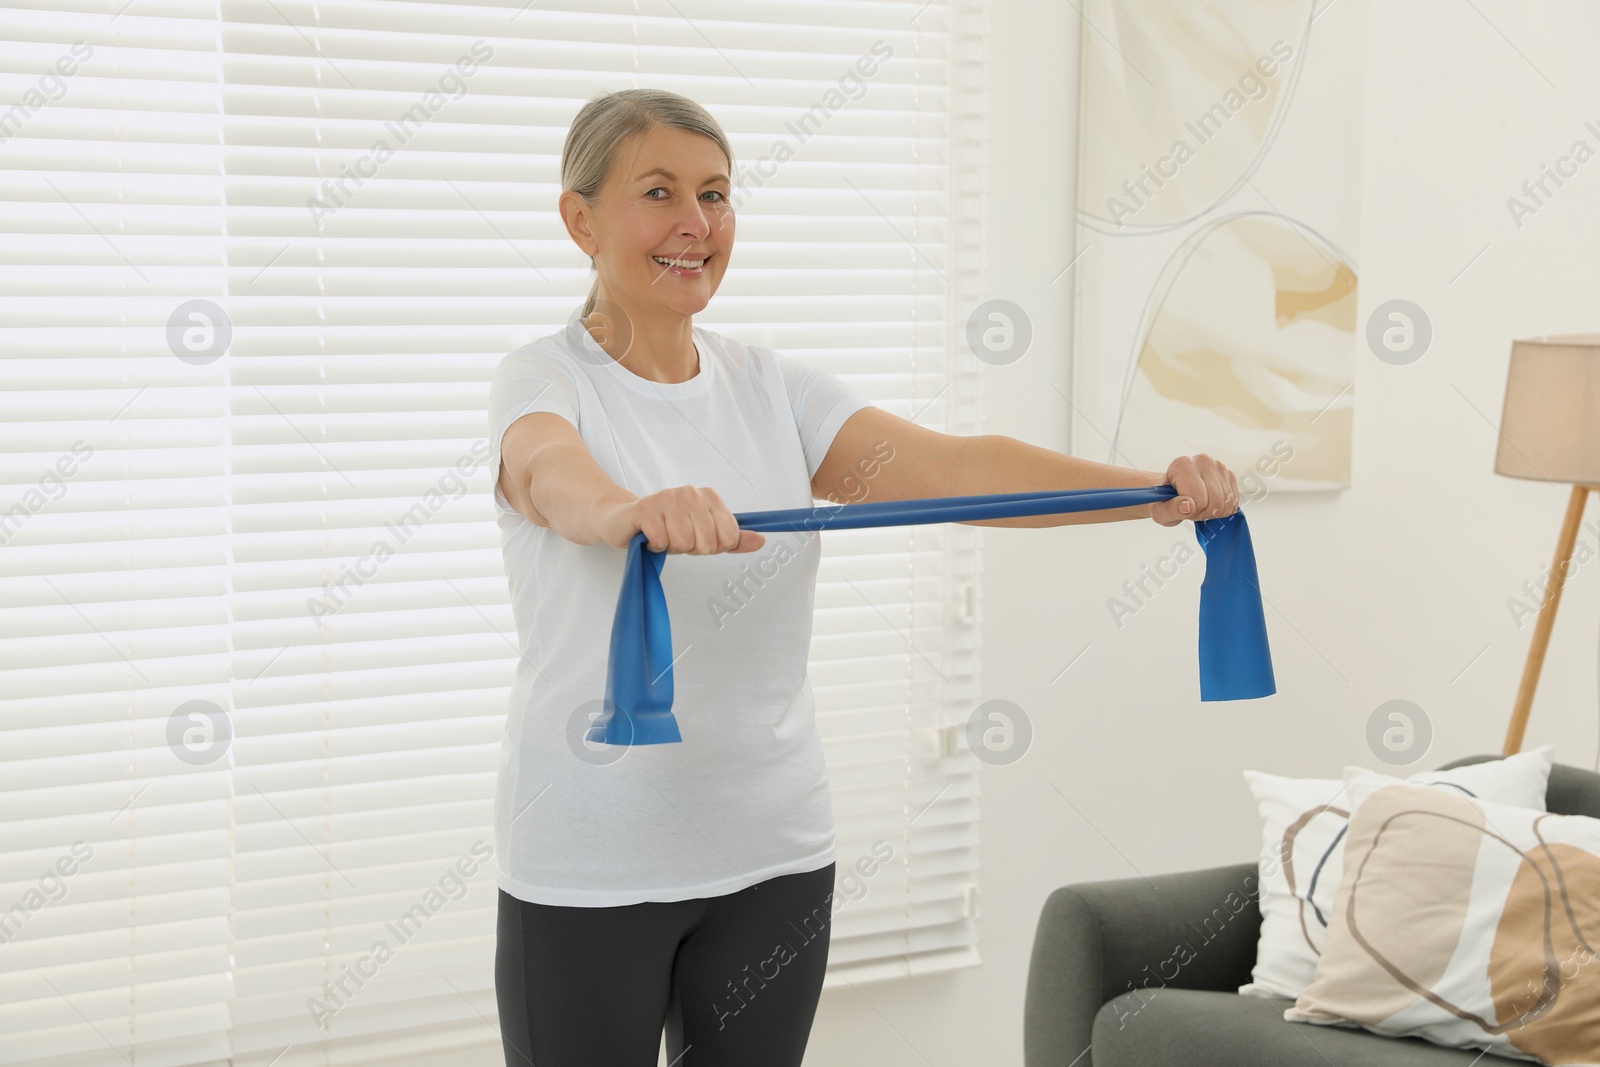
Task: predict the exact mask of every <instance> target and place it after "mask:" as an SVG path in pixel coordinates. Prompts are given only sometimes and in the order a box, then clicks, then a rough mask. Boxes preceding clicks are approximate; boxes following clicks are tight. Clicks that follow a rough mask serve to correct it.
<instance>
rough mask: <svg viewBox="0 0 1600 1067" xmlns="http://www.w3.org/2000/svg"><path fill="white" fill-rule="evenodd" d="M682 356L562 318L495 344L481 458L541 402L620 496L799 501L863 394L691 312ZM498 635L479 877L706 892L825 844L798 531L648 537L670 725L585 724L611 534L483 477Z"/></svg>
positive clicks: (609, 899) (631, 896)
mask: <svg viewBox="0 0 1600 1067" xmlns="http://www.w3.org/2000/svg"><path fill="white" fill-rule="evenodd" d="M693 336H694V343H695V348H696V349H697V350H698V352H699V359H700V369H699V372H698V373H697V374H696V375H695V376H694V377H693V378H691V379H689V380H688V381H686V382H678V383H671V384H667V383H661V382H654V381H650V380H649V379H646V378H642V377H640V376H638V375H636V374H634V373H633V372H632V371H630V370H628V369H626V367H625V366H623V365H622V364H619V363H617V362H616V361H615V360H613V359H612V358H611V357H610V356H609V355H607V354H606V352H605V350H604V349H602V348H601V347H600V346H599V344H598V343H596V342H595V340H594V338H593V337H591V336H590V335H589V333H588V331H587V330H585V329H584V328H583V326H582V325H581V324H580V323H578V322H577V320H576V317H574V318H573V320H571V321H570V322H569V324H568V326H567V327H565V328H564V329H563V330H561V331H559V332H557V333H554V334H551V335H549V336H547V337H543V338H541V339H539V340H537V341H534V342H532V343H531V344H528V345H524V346H523V347H521V348H518V349H516V350H515V351H513V352H511V353H509V354H508V355H507V356H506V357H505V358H504V359H503V360H502V361H501V363H500V366H499V368H498V369H497V370H496V372H495V375H494V381H493V384H492V385H491V387H490V390H489V411H488V415H489V420H488V421H489V440H490V442H491V446H492V448H493V454H492V455H491V457H490V460H489V470H490V471H491V472H493V476H494V477H495V478H496V481H497V482H498V475H499V470H500V443H501V438H502V437H503V436H504V434H505V431H506V429H507V428H508V427H510V425H511V424H512V423H513V422H515V421H516V420H517V419H519V418H521V417H522V416H523V415H526V414H528V413H530V412H534V411H553V412H555V413H557V414H559V415H561V416H562V417H564V418H566V419H567V420H568V421H570V422H571V423H572V424H573V425H574V426H576V427H577V429H578V432H579V434H580V435H581V436H582V437H583V441H584V444H585V445H586V446H587V447H588V449H589V452H590V454H592V455H593V456H594V459H595V462H597V463H598V464H599V465H600V467H601V468H602V469H604V470H605V472H606V473H607V474H608V475H609V476H610V477H611V478H612V480H614V481H615V482H616V483H617V484H618V485H621V486H622V487H624V488H625V489H627V490H628V491H630V492H632V493H635V494H637V495H639V496H646V495H648V494H650V493H653V492H656V491H658V490H661V489H666V488H668V487H671V486H678V485H695V486H709V487H711V488H713V489H715V490H716V491H717V493H718V494H719V495H720V496H721V497H722V500H723V503H725V504H726V505H727V507H728V509H729V510H730V511H733V512H736V513H737V512H741V511H755V510H766V509H769V508H797V507H810V506H812V505H813V503H814V499H813V497H812V495H811V477H812V476H813V475H814V474H815V473H816V471H817V468H818V467H819V466H820V465H821V464H822V461H823V458H824V457H825V456H826V455H827V452H828V447H829V445H830V444H832V442H833V438H834V435H835V434H836V433H837V432H838V430H839V427H840V426H841V425H842V424H843V423H844V421H845V420H846V419H847V418H849V417H850V416H851V415H852V414H854V413H855V412H856V411H858V410H860V409H861V408H864V407H867V406H869V402H868V401H867V400H865V399H864V398H862V397H861V396H860V395H858V394H857V393H855V392H854V391H852V390H851V389H850V388H849V387H848V386H847V385H845V383H844V382H843V381H842V380H841V379H840V378H838V377H837V376H836V375H833V374H830V373H828V372H827V371H824V370H822V369H820V368H818V367H814V366H810V365H808V364H805V363H803V362H800V361H797V360H794V359H791V358H790V357H788V356H784V355H782V354H780V353H778V352H775V351H773V350H772V349H769V348H763V347H760V346H757V345H746V344H744V343H742V342H739V341H735V340H733V339H732V338H729V337H725V336H722V335H721V334H717V333H713V332H711V331H709V330H706V329H703V328H701V327H699V326H694V327H693ZM493 495H494V506H495V512H496V516H497V521H498V523H499V526H500V541H501V546H502V549H503V551H504V554H505V567H506V575H507V577H508V579H509V581H510V587H511V607H512V614H513V616H514V618H515V620H516V625H517V635H518V643H519V646H520V649H519V650H520V653H521V655H520V657H519V659H518V662H517V670H516V678H515V681H514V683H513V685H512V689H511V696H510V703H509V713H508V715H507V718H506V729H505V737H504V740H503V742H502V749H501V755H500V768H499V778H498V783H497V789H496V795H495V841H496V851H495V855H496V857H497V863H498V879H497V881H498V884H499V886H500V888H502V889H504V890H505V891H506V892H507V893H509V894H510V895H512V896H514V897H516V898H518V899H520V900H527V901H532V902H534V903H539V904H563V905H579V906H589V907H609V906H614V905H621V904H634V903H638V902H641V901H647V900H657V901H671V900H686V899H689V898H693V897H708V896H717V895H720V894H723V893H731V892H734V891H736V890H739V889H743V888H745V887H746V886H749V885H753V884H754V883H756V882H759V881H761V880H763V879H766V878H772V877H775V876H777V875H781V874H795V873H799V872H802V871H812V870H816V869H817V868H819V867H824V866H826V865H827V864H828V863H830V862H832V860H833V858H834V833H833V808H832V799H831V797H830V794H829V790H828V780H827V773H826V767H825V765H824V763H823V756H822V746H821V743H820V741H819V740H818V738H817V734H816V724H815V713H814V712H815V707H814V704H813V701H812V695H811V686H810V683H809V681H808V679H807V677H806V662H807V659H808V657H809V654H810V646H811V625H812V609H813V602H814V598H815V592H816V574H817V563H818V560H819V558H820V554H821V545H820V540H819V537H820V536H821V535H819V534H817V533H815V532H795V533H768V534H765V535H764V536H765V537H766V544H764V545H763V546H762V547H761V548H760V549H758V550H756V551H755V552H748V553H738V554H733V553H715V554H712V555H691V554H687V553H672V554H669V555H668V556H667V557H666V561H665V566H664V567H663V568H662V572H661V585H662V589H663V591H664V592H665V594H666V598H667V604H668V606H669V608H670V612H671V618H672V654H673V684H674V690H675V691H674V696H673V705H672V712H673V715H674V716H675V717H676V718H677V720H678V728H679V731H680V732H681V733H682V735H683V741H682V742H679V743H673V744H659V745H635V746H627V747H623V746H607V745H597V744H592V743H587V744H586V743H585V742H584V740H583V735H584V732H585V731H586V730H587V729H588V727H589V726H590V724H591V722H592V721H593V718H594V716H595V714H596V713H597V712H598V711H599V710H600V708H601V705H602V702H603V698H604V697H605V688H606V679H605V672H606V661H607V658H608V657H609V654H610V648H611V623H612V618H613V616H614V615H615V613H616V606H617V595H618V593H619V591H620V589H621V586H622V569H623V562H624V559H625V557H626V551H625V550H624V549H619V548H613V547H612V546H610V545H607V544H595V545H579V544H575V543H573V542H571V541H568V540H567V539H566V538H564V537H562V536H561V535H560V534H558V533H556V532H555V531H554V530H550V529H548V528H546V527H543V526H539V525H537V524H535V523H533V522H530V521H529V520H528V519H527V518H525V517H524V516H523V515H522V514H521V513H520V512H518V511H516V510H515V509H514V508H512V507H511V506H510V505H509V504H508V503H507V501H506V499H505V497H504V496H503V495H502V494H501V493H500V491H499V487H498V484H496V486H495V489H494V494H493Z"/></svg>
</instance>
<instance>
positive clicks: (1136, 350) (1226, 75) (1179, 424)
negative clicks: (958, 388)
mask: <svg viewBox="0 0 1600 1067" xmlns="http://www.w3.org/2000/svg"><path fill="white" fill-rule="evenodd" d="M1330 6H1331V5H1329V4H1328V3H1327V0H1324V3H1323V5H1322V6H1321V7H1318V5H1317V4H1315V3H1312V2H1310V0H1304V2H1291V0H1251V2H1230V3H1229V4H1228V5H1226V8H1224V7H1223V6H1222V5H1219V4H1206V3H1197V2H1185V0H1085V3H1084V4H1083V7H1082V9H1081V10H1082V15H1083V26H1082V56H1081V65H1080V77H1081V91H1080V103H1079V107H1080V114H1079V137H1078V190H1077V205H1078V214H1077V218H1078V226H1077V237H1078V246H1077V251H1076V256H1077V258H1076V260H1075V261H1074V266H1073V268H1072V270H1073V278H1074V282H1073V284H1074V334H1075V336H1074V350H1073V360H1072V367H1073V372H1072V397H1071V402H1072V407H1073V416H1072V450H1073V452H1074V453H1076V454H1078V455H1081V456H1084V457H1087V458H1094V459H1098V460H1102V461H1104V462H1108V463H1116V464H1119V465H1124V466H1137V467H1142V468H1145V469H1152V470H1161V469H1164V468H1165V465H1166V464H1167V463H1168V462H1169V461H1170V460H1171V459H1172V457H1174V456H1177V455H1187V454H1192V453H1196V452H1206V453H1209V454H1210V455H1213V456H1215V457H1216V458H1218V459H1220V460H1222V461H1223V462H1224V463H1227V464H1228V465H1229V466H1230V467H1232V468H1233V469H1234V471H1235V472H1236V473H1238V474H1239V475H1240V477H1241V484H1243V481H1244V475H1245V473H1246V471H1247V470H1254V471H1256V472H1257V478H1256V484H1261V485H1265V481H1264V480H1263V479H1262V477H1261V476H1262V475H1265V476H1266V477H1267V478H1270V479H1271V485H1272V488H1274V489H1283V490H1327V489H1340V488H1347V487H1348V486H1349V484H1350V455H1351V431H1352V423H1353V416H1354V389H1353V374H1354V361H1355V346H1356V341H1357V337H1358V332H1357V326H1356V295H1357V278H1358V272H1357V263H1356V256H1357V254H1358V247H1357V245H1358V239H1359V236H1360V196H1361V113H1362V106H1363V96H1364V93H1363V80H1364V67H1365V56H1364V39H1365V27H1364V11H1363V8H1362V6H1361V5H1360V4H1359V3H1357V4H1350V5H1349V8H1348V10H1346V11H1342V12H1341V11H1339V10H1337V9H1335V10H1333V11H1332V12H1331V13H1327V14H1326V15H1325V13H1326V12H1328V8H1329V7H1330ZM1263 495H1264V494H1263Z"/></svg>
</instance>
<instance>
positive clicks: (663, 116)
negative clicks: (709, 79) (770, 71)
mask: <svg viewBox="0 0 1600 1067" xmlns="http://www.w3.org/2000/svg"><path fill="white" fill-rule="evenodd" d="M660 126H664V127H667V128H668V129H674V130H686V131H688V132H689V133H698V134H700V135H701V136H702V137H709V138H710V139H711V140H712V141H714V142H716V145H717V147H718V148H720V149H722V154H723V155H724V156H726V157H727V158H728V174H729V177H732V175H733V149H732V148H731V147H729V145H728V136H727V134H725V133H723V132H722V127H721V126H720V125H718V123H717V120H716V119H714V118H712V117H711V113H710V112H709V111H707V110H706V109H705V108H703V107H701V106H700V105H699V104H697V103H695V102H694V101H693V100H690V99H689V98H688V97H686V96H680V95H679V94H677V93H674V92H670V91H668V90H666V89H621V90H619V91H617V92H613V93H602V94H600V95H599V96H597V97H595V98H594V99H592V100H590V101H589V102H588V103H587V104H584V105H583V107H582V109H581V110H579V112H578V114H577V116H576V117H575V118H574V119H573V120H572V128H571V129H569V130H568V131H567V140H566V143H565V144H564V145H563V146H562V148H561V191H562V192H567V191H569V190H570V191H572V192H574V193H577V194H578V195H579V196H581V197H582V198H583V202H584V203H586V204H588V205H589V206H590V207H593V206H594V205H595V204H596V203H597V202H598V201H599V199H600V190H601V188H602V187H603V186H604V185H605V182H606V178H607V177H608V176H609V175H610V173H611V168H612V166H613V165H614V164H615V163H616V160H617V152H618V150H619V149H620V148H621V147H622V144H623V142H625V141H627V140H628V138H630V137H632V136H634V135H635V134H643V133H648V132H649V131H650V130H653V129H655V128H657V127H660ZM589 268H590V269H591V270H597V268H596V267H595V264H594V257H593V256H591V257H589ZM599 294H600V278H599V275H598V273H597V274H596V276H595V280H594V284H593V285H591V286H590V287H589V299H588V300H586V301H585V302H584V305H583V312H582V314H581V317H582V318H588V317H589V313H590V312H591V311H593V310H594V302H595V298H596V297H597V296H599Z"/></svg>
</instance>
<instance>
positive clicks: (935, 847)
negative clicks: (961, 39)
mask: <svg viewBox="0 0 1600 1067" xmlns="http://www.w3.org/2000/svg"><path fill="white" fill-rule="evenodd" d="M919 10H921V15H920V17H919V18H916V19H913V16H915V15H916V14H917V12H918V11H919ZM714 13H715V14H714ZM716 15H720V16H721V17H720V18H718V17H716ZM955 17H956V11H954V10H953V9H952V8H951V7H950V6H949V5H947V4H943V3H936V4H933V5H931V6H928V7H926V8H925V9H923V5H922V4H920V3H919V4H911V5H907V4H867V3H849V4H823V5H816V4H807V5H804V6H801V5H796V4H788V3H752V2H741V3H739V4H738V5H736V6H735V5H729V6H728V7H727V8H726V9H717V8H714V7H713V8H710V9H708V8H707V7H705V6H702V5H697V6H696V9H695V17H694V18H693V21H692V22H690V21H689V20H684V19H675V18H666V19H664V20H662V21H660V22H659V23H652V24H651V25H652V26H657V27H658V28H659V32H658V33H655V34H646V35H643V37H642V41H643V43H642V44H641V47H640V48H639V50H638V54H637V63H638V69H639V75H638V78H639V81H640V82H641V83H643V84H650V85H664V86H666V87H669V88H674V89H677V90H679V91H681V92H684V93H686V94H687V95H690V96H692V97H694V98H695V99H696V100H699V101H700V102H701V103H703V104H705V105H706V106H707V107H708V108H710V109H711V110H712V112H713V113H715V114H716V115H717V117H718V118H719V120H720V121H721V122H722V123H723V126H724V128H725V129H727V130H728V132H729V135H730V137H731V139H732V140H733V142H734V152H735V155H736V157H737V158H736V163H737V164H738V166H739V168H740V171H741V179H742V180H741V188H739V189H737V190H736V191H735V195H734V199H735V203H736V204H738V205H739V217H738V224H739V233H738V243H737V250H736V252H735V258H736V260H737V268H736V269H734V270H730V272H729V273H728V275H727V277H726V279H725V280H724V282H723V285H722V288H721V289H720V290H719V291H718V295H717V298H716V300H715V301H714V303H713V305H712V306H711V307H710V308H709V309H708V311H707V313H706V314H705V315H703V316H701V321H702V322H703V323H705V324H707V325H710V326H711V327H712V328H714V329H718V330H721V331H723V332H726V333H729V334H731V335H733V336H737V337H740V338H742V339H744V340H747V341H751V342H754V343H758V344H764V345H768V346H771V347H773V348H776V349H779V350H780V351H784V352H786V353H787V354H789V355H791V356H795V357H797V358H800V359H803V360H805V361H807V362H811V363H814V364H816V365H818V366H821V367H823V368H825V369H827V370H829V371H832V372H834V373H836V374H839V375H840V376H841V377H843V378H844V379H845V380H846V381H847V382H849V383H850V384H851V385H852V386H854V387H855V388H856V389H858V390H859V391H860V392H862V393H863V394H865V395H866V396H867V397H868V398H870V399H871V400H873V402H874V403H876V404H877V405H879V406H881V407H884V408H886V409H888V410H890V411H893V412H895V413H896V414H899V415H901V416H903V417H905V418H913V417H916V418H917V419H918V421H919V422H920V423H921V424H922V425H925V426H928V427H930V428H934V429H940V430H947V431H950V432H960V433H967V432H973V429H974V427H975V425H976V424H975V421H974V413H973V411H972V408H971V405H970V403H968V404H967V405H966V406H964V407H963V406H960V404H959V401H961V400H962V399H963V398H964V397H965V396H967V395H968V394H969V393H970V392H971V390H972V384H971V382H970V376H971V369H970V364H971V363H972V362H974V361H972V360H971V359H970V357H967V359H966V360H965V362H963V361H962V359H961V358H960V356H959V354H958V353H957V352H955V351H954V349H953V344H954V343H955V342H956V341H959V340H960V338H961V337H962V325H961V324H959V323H957V322H956V321H955V315H956V311H955V308H956V306H957V304H958V302H959V301H961V300H962V299H963V298H966V299H967V300H968V303H967V305H966V306H971V303H972V302H973V301H972V300H971V296H972V291H973V290H972V287H973V284H974V283H973V281H972V280H971V279H970V278H967V277H965V275H966V274H968V273H970V272H972V271H973V268H974V267H975V263H974V262H973V261H972V259H971V257H970V255H965V256H964V255H962V253H970V251H971V248H972V246H973V245H974V244H975V241H974V238H973V236H972V234H971V232H970V229H971V223H972V219H971V218H970V217H958V216H957V215H956V209H957V197H956V192H957V187H956V184H955V183H956V182H957V181H966V182H967V183H968V184H969V185H970V182H971V177H970V173H971V172H970V166H971V163H972V160H973V158H974V157H973V156H972V155H970V154H969V155H968V156H967V157H966V158H965V160H964V161H961V162H958V159H957V152H958V150H959V147H960V146H959V144H958V141H957V136H956V129H957V124H958V122H959V121H960V116H959V115H958V114H957V111H956V107H957V101H958V99H960V98H961V97H962V95H963V94H966V95H972V94H974V93H976V92H977V91H978V90H979V89H981V84H974V83H973V80H972V79H973V76H974V75H975V74H981V54H980V56H979V57H977V58H975V57H974V56H973V55H970V54H968V55H964V56H960V57H958V55H957V53H956V51H955V48H956V45H955V41H956V36H955V31H954V23H953V19H954V18H955ZM696 38H699V40H698V42H697V40H696ZM668 41H670V42H672V44H673V45H674V47H671V48H668V47H662V45H663V44H665V43H666V42H668ZM980 43H981V42H980ZM696 49H698V51H696ZM963 79H964V80H963ZM830 91H831V92H832V95H830ZM972 125H973V124H972V123H971V122H970V121H968V122H967V123H966V124H965V125H963V126H962V131H963V136H968V137H970V136H972V135H973V130H972V128H971V127H972ZM791 153H792V155H791ZM964 168H965V169H964ZM968 191H969V193H970V192H972V190H971V189H970V188H969V189H968ZM969 201H970V197H969ZM980 237H981V235H980ZM958 371H959V372H962V373H958ZM958 378H959V380H958ZM860 458H861V459H862V460H868V461H869V467H870V459H871V457H868V456H863V457H860ZM890 462H892V460H891V461H890ZM852 499H863V500H871V499H873V492H872V480H871V477H870V476H867V475H865V474H863V477H862V478H861V490H860V491H859V494H852ZM821 536H822V546H823V561H822V566H821V569H820V571H819V576H818V589H817V597H816V620H815V636H814V640H813V644H812V658H811V671H810V674H811V681H812V687H813V690H814V692H815V695H816V699H817V706H818V723H819V729H820V731H821V733H822V735H823V739H824V749H825V752H826V754H827V758H828V764H829V774H830V779H831V784H832V790H833V800H834V812H835V824H836V830H837V837H838V853H837V855H838V864H839V882H838V886H837V889H836V892H837V893H838V894H839V897H840V905H839V907H838V909H837V910H836V912H835V914H834V924H833V931H832V943H831V946H830V949H829V977H828V983H829V984H830V985H834V984H841V983H843V982H844V981H846V980H849V981H853V982H860V981H870V980H874V979H880V978H890V977H896V976H901V975H906V974H921V973H927V972H930V971H936V970H942V969H948V968H951V967H957V966H963V965H969V964H974V963H976V962H978V957H977V952H976V927H975V922H974V916H975V894H974V888H975V884H976V870H977V829H976V821H977V776H976V773H975V770H974V768H975V761H974V760H973V758H972V756H971V755H970V754H969V753H967V752H966V751H965V750H964V747H963V746H964V742H963V741H962V740H960V739H959V738H958V737H957V736H956V735H957V734H960V733H962V731H961V730H959V729H958V730H951V729H949V728H948V727H949V724H952V723H958V724H961V725H964V723H965V720H966V717H967V713H968V711H969V710H970V709H971V707H972V706H973V702H974V692H975V684H974V679H975V676H976V670H977V662H976V642H975V625H974V623H975V619H969V620H966V621H962V619H961V618H960V611H959V610H958V609H959V606H960V605H962V604H965V603H966V602H967V599H966V593H965V588H966V586H968V585H969V584H971V583H972V582H973V580H974V578H975V574H974V570H975V566H976V556H977V553H976V544H977V542H976V530H975V529H973V528H970V527H955V526H949V525H937V526H915V527H900V528H888V529H877V530H862V531H831V532H826V533H824V534H822V535H821ZM858 865H859V866H858ZM852 870H853V871H854V873H853V874H852V873H851V872H852Z"/></svg>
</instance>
